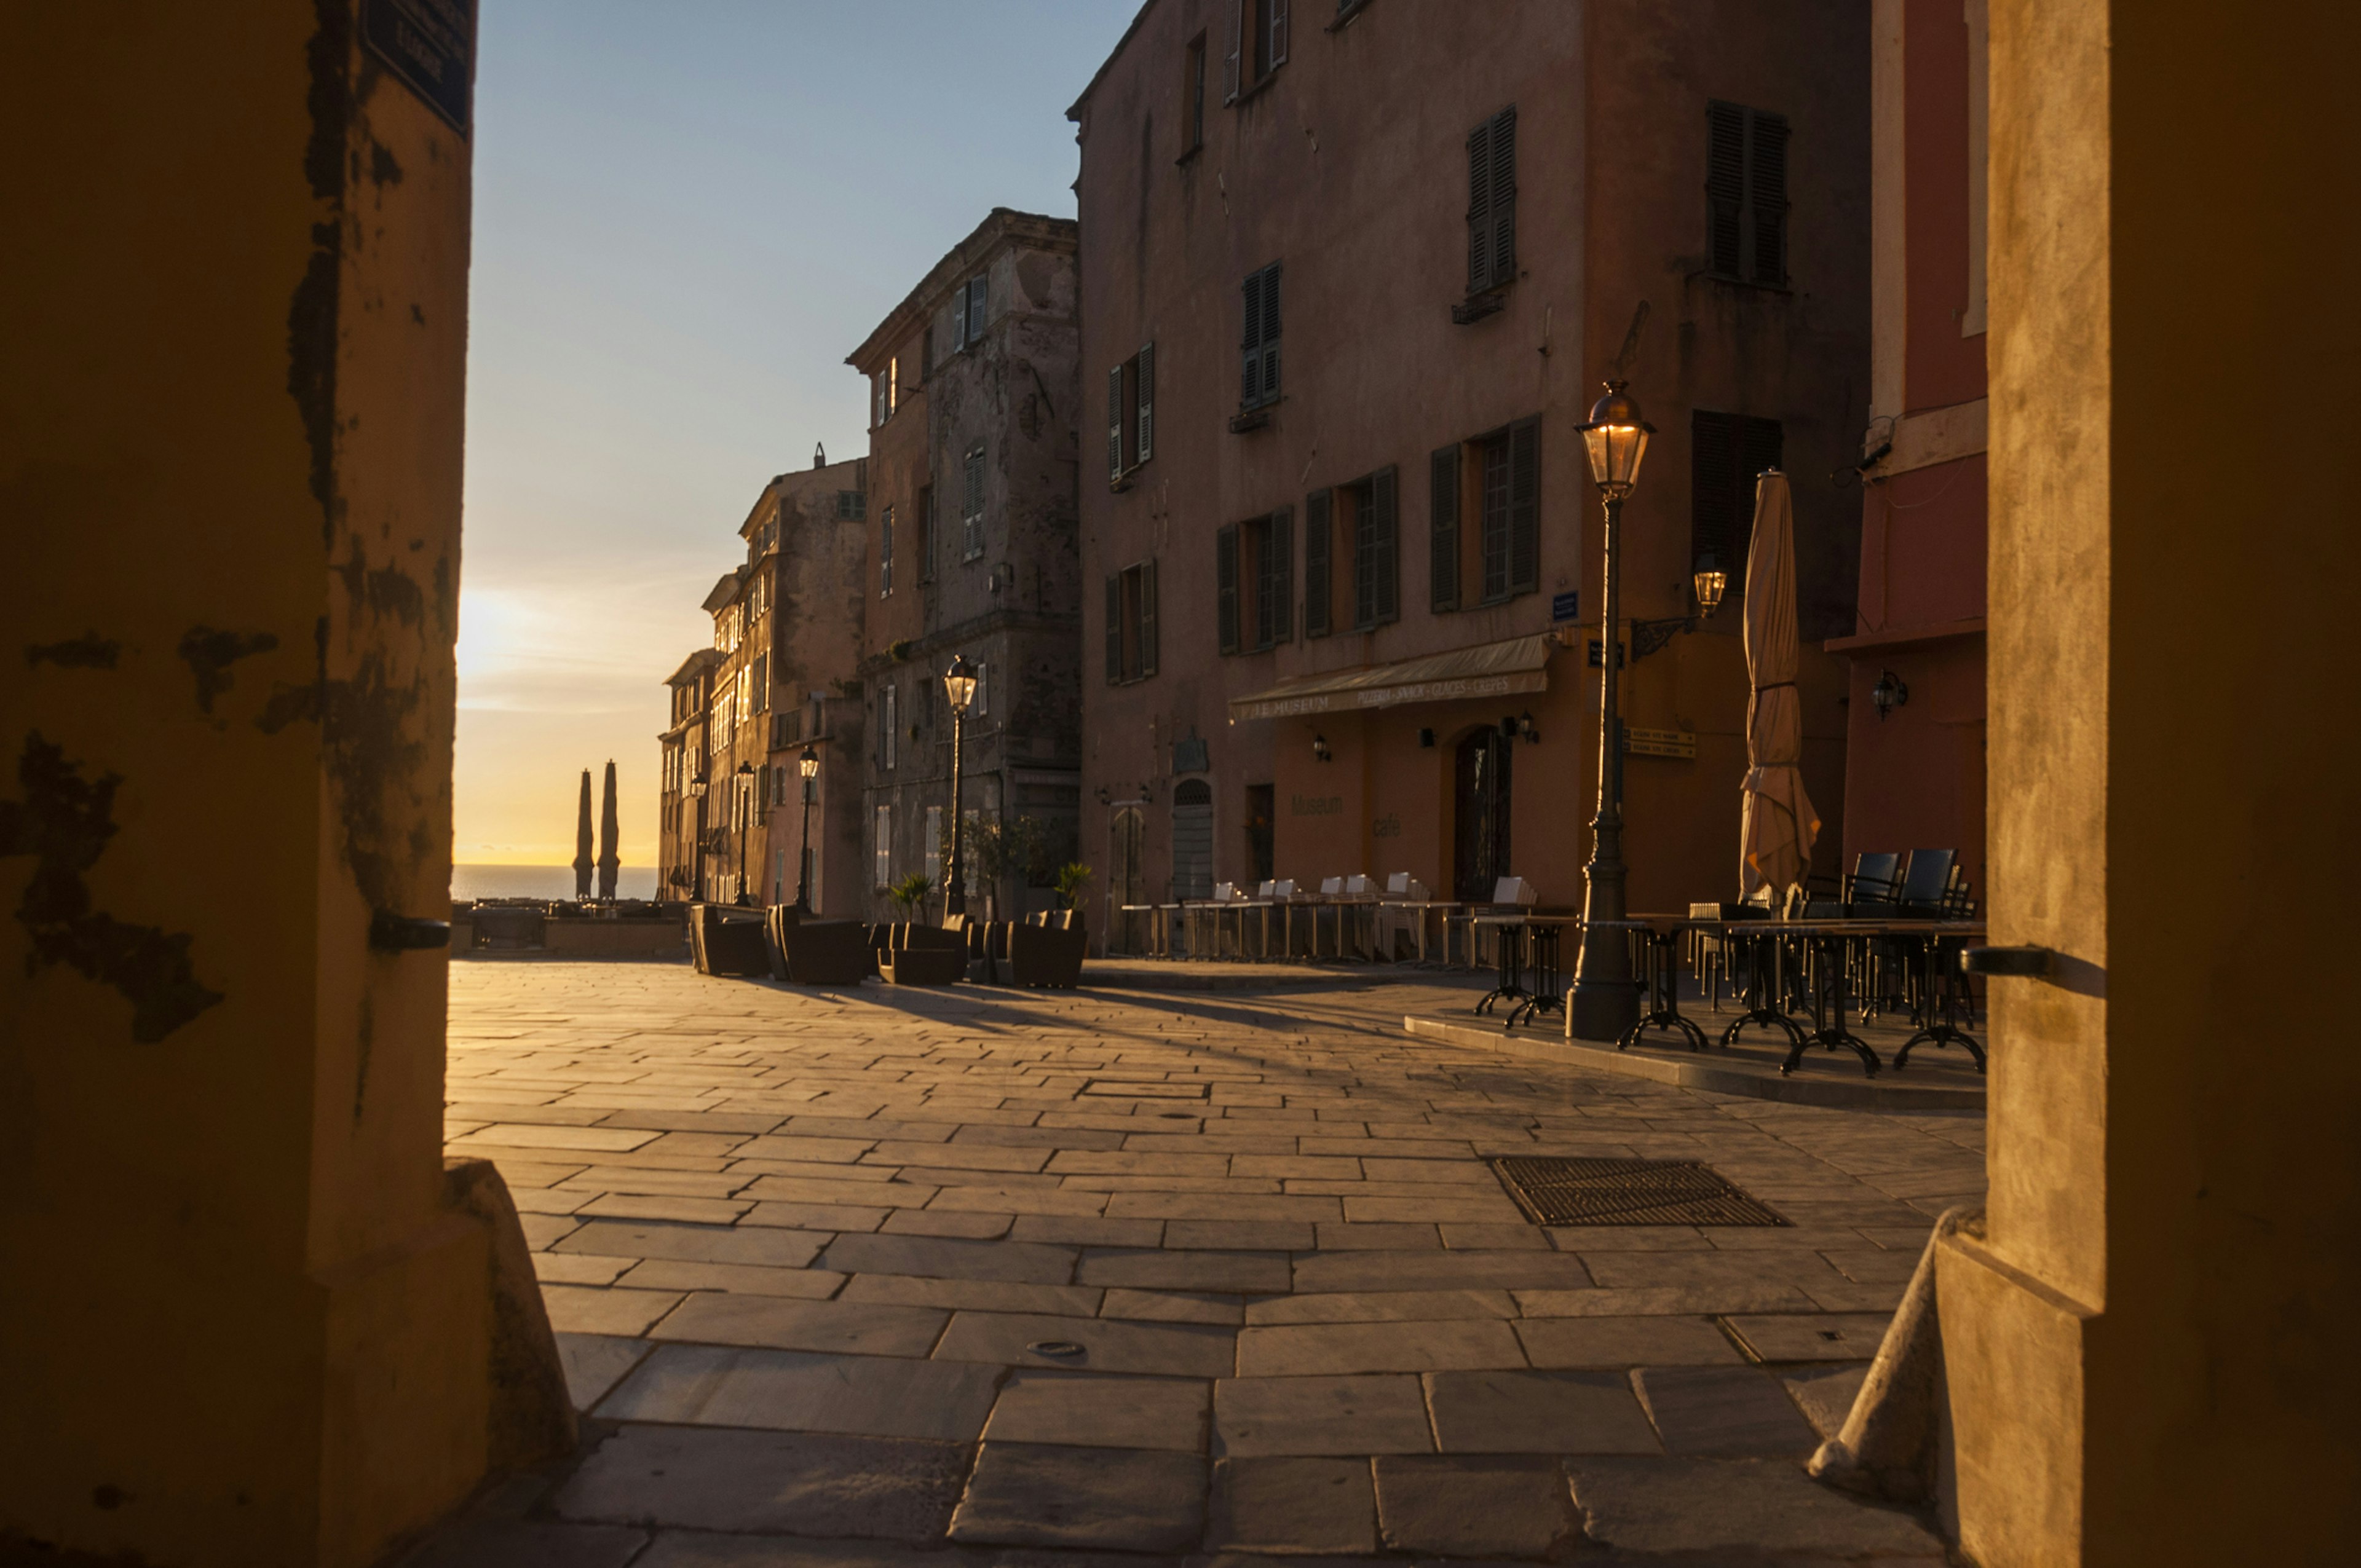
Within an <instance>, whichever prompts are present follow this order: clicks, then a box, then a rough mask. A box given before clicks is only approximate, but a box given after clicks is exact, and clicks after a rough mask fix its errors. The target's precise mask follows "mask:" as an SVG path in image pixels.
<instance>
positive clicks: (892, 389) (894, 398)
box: [885, 354, 902, 419]
mask: <svg viewBox="0 0 2361 1568" xmlns="http://www.w3.org/2000/svg"><path fill="white" fill-rule="evenodd" d="M901 406H902V356H900V355H898V354H897V355H895V356H894V357H893V358H891V359H888V360H887V361H885V417H886V418H887V419H892V418H893V417H894V411H895V409H898V408H900V407H901Z"/></svg>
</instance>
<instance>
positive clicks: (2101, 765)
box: [1939, 0, 2361, 1568]
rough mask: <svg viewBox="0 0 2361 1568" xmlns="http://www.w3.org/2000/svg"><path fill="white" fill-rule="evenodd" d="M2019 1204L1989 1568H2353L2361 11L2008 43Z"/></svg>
mask: <svg viewBox="0 0 2361 1568" xmlns="http://www.w3.org/2000/svg"><path fill="white" fill-rule="evenodd" d="M1992 24H1993V31H1992V43H1993V56H1992V76H1991V80H1992V105H1991V126H1992V156H1993V166H1992V179H1991V192H1992V199H1993V211H1992V223H1991V231H1990V233H1991V248H1990V275H1991V290H1992V296H1991V298H1992V317H1991V321H1992V328H1991V367H1992V376H1993V392H1992V427H1993V446H1992V477H1993V491H1992V556H1991V567H1992V574H1991V583H1992V617H1991V680H1992V685H1991V725H1992V729H1991V736H1992V745H1991V777H1990V798H1991V811H1992V824H1993V852H1994V872H1993V884H1994V886H1995V888H1996V889H1997V890H1998V891H1997V893H1996V895H1995V898H1994V902H1993V910H1992V916H1993V938H1994V940H1995V941H1998V942H2002V943H2027V944H2036V945H2039V946H2044V947H2048V948H2054V949H2056V950H2057V952H2058V953H2059V955H2061V957H2060V968H2059V976H2058V979H2057V981H2055V982H2044V981H2029V980H2004V981H1995V982H1994V983H1993V1003H1992V1014H1993V1023H1992V1033H1993V1039H1994V1053H1993V1081H1992V1094H1993V1112H1992V1125H1991V1134H1992V1143H1991V1155H1990V1165H1991V1175H1992V1196H1991V1201H1990V1214H1989V1223H1988V1226H1987V1228H1986V1234H1985V1236H1984V1237H1983V1239H1982V1241H1980V1242H1979V1241H1977V1240H1975V1239H1973V1238H1970V1239H1967V1240H1964V1241H1962V1242H1960V1243H1959V1244H1957V1245H1953V1246H1952V1247H1951V1248H1949V1251H1948V1252H1947V1253H1946V1254H1945V1255H1944V1256H1943V1257H1942V1259H1941V1266H1940V1270H1939V1278H1940V1290H1941V1312H1942V1316H1943V1321H1944V1341H1945V1348H1946V1361H1947V1367H1948V1371H1949V1383H1950V1397H1951V1417H1952V1423H1953V1431H1954V1432H1955V1436H1956V1457H1957V1466H1958V1499H1957V1500H1958V1509H1959V1519H1960V1535H1961V1541H1962V1544H1963V1546H1964V1547H1965V1549H1966V1550H1967V1552H1968V1553H1969V1554H1970V1555H1971V1557H1972V1558H1973V1559H1974V1560H1975V1561H1976V1562H1978V1563H1983V1564H1986V1565H1988V1568H2001V1565H2004V1564H2005V1565H2015V1564H2043V1565H2048V1564H2058V1563H2109V1564H2113V1563H2125V1564H2130V1563H2141V1564H2153V1563H2198V1562H2204V1563H2220V1562H2272V1563H2326V1562H2332V1561H2345V1560H2347V1556H2348V1555H2349V1553H2350V1552H2352V1551H2353V1550H2354V1545H2353V1543H2354V1541H2355V1540H2356V1530H2361V1502H2356V1499H2361V1442H2356V1437H2355V1429H2354V1425H2353V1421H2352V1412H2353V1410H2354V1409H2356V1406H2361V1371H2356V1367H2361V1358H2356V1357H2355V1356H2354V1355H2353V1354H2352V1352H2351V1349H2350V1346H2349V1345H2348V1344H2346V1343H2344V1342H2345V1334H2344V1333H2343V1332H2342V1320H2343V1319H2344V1318H2345V1316H2347V1315H2348V1314H2349V1312H2350V1310H2351V1307H2352V1303H2353V1302H2354V1300H2355V1299H2356V1294H2361V1246H2356V1241H2361V1160H2357V1159H2356V1128H2361V1092H2356V1091H2361V1061H2356V1054H2355V1051H2354V1046H2353V1041H2354V1028H2353V1025H2352V1024H2351V1021H2350V1020H2351V1012H2350V1009H2351V1001H2350V998H2349V997H2348V996H2347V995H2346V994H2345V992H2346V991H2347V990H2348V989H2349V988H2348V987H2347V986H2346V985H2345V983H2344V980H2345V975H2346V974H2347V973H2348V972H2349V970H2350V962H2349V959H2346V958H2345V946H2344V931H2345V927H2344V924H2343V921H2344V917H2345V916H2344V909H2345V905H2346V904H2347V903H2349V901H2350V897H2351V893H2350V889H2349V886H2348V885H2347V882H2346V879H2345V877H2344V875H2343V874H2342V871H2341V867H2342V864H2343V862H2344V861H2345V858H2346V857H2345V843H2346V841H2347V840H2348V839H2349V838H2350V835H2351V831H2352V824H2353V822H2354V821H2355V820H2356V808H2361V789H2356V782H2355V781H2356V774H2355V772H2354V769H2353V767H2352V764H2351V762H2350V753H2351V749H2352V746H2351V740H2350V738H2349V735H2348V733H2347V731H2348V729H2349V726H2350V715H2351V711H2352V707H2353V705H2352V699H2351V697H2350V696H2349V693H2348V692H2347V690H2346V689H2345V685H2346V683H2345V681H2344V679H2343V677H2342V674H2341V672H2342V671H2343V670H2345V668H2347V667H2349V665H2350V663H2351V655H2350V653H2349V651H2348V650H2347V648H2346V643H2347V642H2348V641H2349V637H2348V635H2347V631H2346V627H2347V625H2348V624H2349V620H2350V610H2349V609H2348V608H2347V605H2348V602H2349V598H2350V595H2351V592H2352V585H2353V583H2354V581H2355V566H2356V561H2355V554H2356V553H2355V547H2354V540H2355V538H2356V532H2361V526H2356V525H2361V516H2356V512H2361V503H2356V499H2355V497H2356V493H2361V488H2356V483H2355V480H2356V474H2355V468H2356V457H2355V447H2354V444H2353V439H2352V432H2353V430H2354V428H2355V426H2356V414H2361V409H2356V403H2361V398H2356V392H2355V389H2354V383H2353V379H2352V376H2351V370H2350V367H2351V366H2352V364H2353V363H2354V362H2355V360H2356V356H2361V303H2356V296H2355V293H2354V291H2353V290H2352V289H2351V288H2350V286H2349V284H2348V282H2347V280H2345V276H2344V275H2345V274H2346V273H2349V272H2350V270H2351V269H2350V264H2349V258H2350V256H2351V254H2352V247H2353V223H2352V214H2353V213H2354V212H2355V211H2356V203H2361V189H2356V187H2361V165H2356V160H2355V159H2352V158H2351V157H2350V156H2347V155H2345V152H2344V151H2332V150H2331V149H2333V148H2334V149H2344V148H2347V147H2348V144H2349V135H2348V133H2347V132H2346V131H2345V128H2344V126H2343V119H2344V117H2345V116H2344V114H2343V104H2344V103H2345V99H2346V98H2348V97H2349V95H2350V93H2349V88H2348V87H2346V86H2345V85H2344V84H2342V83H2340V82H2339V81H2338V80H2337V75H2338V73H2339V71H2341V70H2342V66H2343V62H2346V61H2349V60H2352V59H2353V58H2355V57H2356V52H2361V18H2356V13H2355V12H2354V11H2353V10H2351V9H2350V8H2349V7H2343V6H2331V5H2300V6H2296V7H2292V8H2286V9H2283V10H2281V11H2280V12H2279V13H2276V14H2275V18H2274V23H2273V25H2272V26H2271V27H2267V28H2265V27H2255V26H2253V25H2252V24H2253V18H2252V17H2251V16H2242V15H2241V14H2239V13H2236V12H2235V11H2234V10H2228V9H2224V8H2221V7H2215V6H2209V5H2197V4H2194V3H2191V0H2174V3H2148V0H2143V3H2142V4H2140V5H2125V4H2109V3H2108V0H1994V4H1993V7H1992Z"/></svg>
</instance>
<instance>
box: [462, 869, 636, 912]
mask: <svg viewBox="0 0 2361 1568" xmlns="http://www.w3.org/2000/svg"><path fill="white" fill-rule="evenodd" d="M590 885H591V886H592V887H593V888H596V887H597V886H598V872H595V871H594V872H591V873H590ZM615 895H616V896H617V897H619V898H653V897H654V896H655V895H656V873H655V868H654V867H653V866H625V867H623V868H622V869H621V870H620V872H617V873H616V877H615ZM451 896H452V898H453V899H455V900H457V901H460V902H463V903H464V902H467V901H468V900H471V899H478V898H547V899H568V898H572V897H573V896H574V868H573V867H572V866H570V865H556V866H521V865H500V864H482V865H455V866H453V867H452V868H451Z"/></svg>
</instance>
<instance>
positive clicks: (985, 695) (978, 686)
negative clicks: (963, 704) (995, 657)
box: [967, 659, 992, 718]
mask: <svg viewBox="0 0 2361 1568" xmlns="http://www.w3.org/2000/svg"><path fill="white" fill-rule="evenodd" d="M991 673H992V665H991V664H990V663H987V662H985V661H984V660H982V659H978V660H977V661H976V662H975V695H974V696H972V697H970V698H968V704H967V706H968V711H969V712H970V713H972V714H973V715H974V716H975V717H976V718H983V717H985V716H986V715H988V714H989V713H991V712H992V687H991V686H990V685H988V684H986V682H985V679H984V677H985V676H987V675H989V674H991Z"/></svg>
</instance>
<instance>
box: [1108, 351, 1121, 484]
mask: <svg viewBox="0 0 2361 1568" xmlns="http://www.w3.org/2000/svg"><path fill="white" fill-rule="evenodd" d="M1107 477H1109V478H1110V479H1120V478H1122V477H1123V367H1122V366H1120V365H1118V366H1116V367H1115V368H1114V369H1112V370H1110V371H1108V372H1107Z"/></svg>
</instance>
